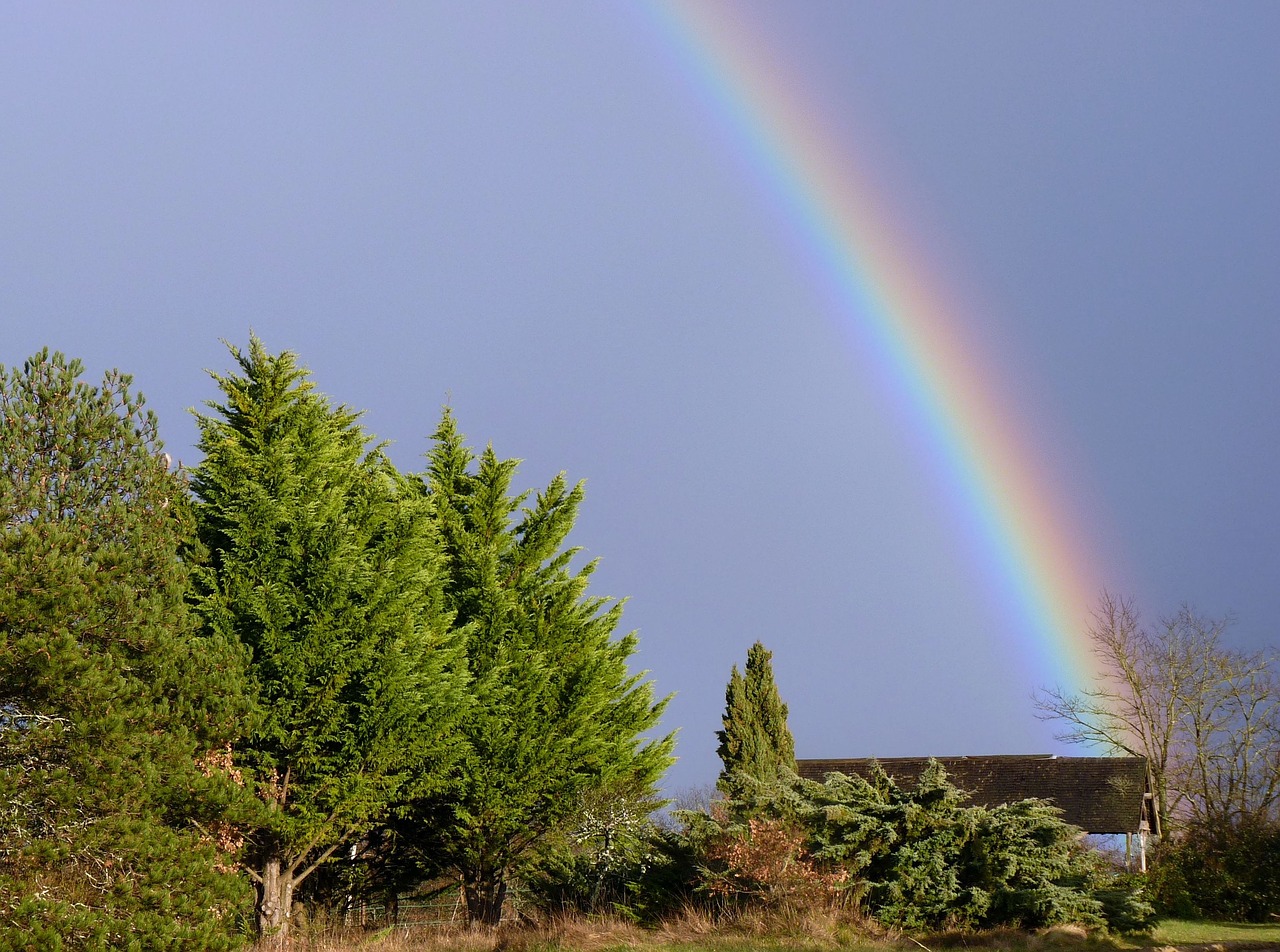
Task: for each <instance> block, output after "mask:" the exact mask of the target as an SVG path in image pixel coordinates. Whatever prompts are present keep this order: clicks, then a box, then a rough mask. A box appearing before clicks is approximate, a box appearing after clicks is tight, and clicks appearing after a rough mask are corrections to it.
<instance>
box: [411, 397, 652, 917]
mask: <svg viewBox="0 0 1280 952" xmlns="http://www.w3.org/2000/svg"><path fill="white" fill-rule="evenodd" d="M429 462H430V468H429V471H428V473H427V474H426V477H425V489H426V491H427V493H428V496H429V498H430V500H431V503H432V506H433V511H434V513H435V516H436V519H437V520H438V522H439V525H440V531H441V536H442V539H443V542H444V545H445V548H446V551H447V553H448V557H449V582H448V588H447V592H448V602H449V607H450V608H451V609H452V610H453V611H455V612H456V613H457V620H458V623H459V624H460V625H463V626H464V629H463V630H464V631H465V632H466V657H467V665H468V668H469V671H470V675H471V679H472V693H473V695H474V704H473V707H472V709H471V711H470V713H469V715H468V717H467V718H466V721H465V722H464V723H463V725H462V728H461V731H462V735H463V741H464V753H463V755H462V757H461V758H460V759H459V760H458V762H457V765H456V767H455V771H454V784H453V786H452V787H451V789H450V790H449V791H448V793H447V795H445V796H443V797H438V798H425V799H420V800H419V801H418V802H417V803H416V804H415V810H414V813H413V818H414V819H415V820H416V826H415V827H413V828H410V829H406V830H404V835H403V837H402V839H403V840H404V841H405V842H406V843H407V844H408V845H410V846H411V847H415V848H416V849H417V850H418V851H419V852H420V853H422V854H425V855H427V856H430V857H433V858H435V859H436V860H437V861H438V862H440V863H441V864H442V865H443V866H445V867H447V868H450V869H452V870H454V871H456V872H457V873H458V874H459V875H460V876H461V879H462V884H463V890H464V893H465V897H466V903H467V910H468V914H469V917H470V919H471V921H472V923H474V924H485V925H493V924H496V923H497V922H498V921H499V919H500V917H501V914H502V905H503V901H504V898H505V895H506V890H507V883H508V880H509V877H510V875H511V873H512V872H513V870H514V868H515V867H516V865H517V864H518V863H519V861H520V860H521V859H522V858H523V857H524V856H526V855H527V854H528V853H529V851H530V850H531V849H532V848H533V847H534V846H536V845H537V844H538V842H539V841H540V840H541V839H542V838H543V837H544V836H545V835H547V834H548V833H549V832H551V831H553V830H555V829H556V828H557V826H558V825H559V824H560V823H562V822H564V821H565V819H566V818H567V817H569V816H570V815H572V813H573V811H574V810H575V808H576V806H577V803H578V801H579V798H580V796H581V795H582V794H584V793H585V792H587V791H590V790H594V789H598V788H602V787H606V786H609V785H619V784H625V785H629V786H632V787H639V788H645V789H650V790H651V789H652V786H653V784H654V783H655V782H656V781H657V779H658V778H659V777H660V776H661V774H662V773H663V771H664V770H665V769H666V768H667V766H668V765H669V763H670V761H671V757H670V752H671V747H672V738H671V737H667V738H664V739H659V740H650V741H645V740H643V739H642V738H641V736H640V735H641V734H642V733H643V732H644V731H647V730H649V729H650V728H652V727H653V726H655V725H656V723H657V721H658V717H659V715H660V713H661V711H662V708H663V702H657V703H655V701H654V697H653V691H652V686H651V685H650V683H648V682H645V681H642V680H641V677H642V676H641V675H634V674H631V673H630V672H629V671H628V670H627V659H628V658H629V657H630V656H631V654H632V653H633V652H634V651H635V646H636V638H635V635H634V633H633V634H628V635H625V636H623V637H621V638H616V639H615V638H614V637H613V635H614V632H615V631H616V629H617V626H618V623H619V622H620V620H621V613H622V605H621V603H620V602H617V601H613V600H611V599H608V598H603V597H600V596H593V595H589V594H588V593H587V586H588V582H589V580H590V578H591V574H592V572H593V570H594V568H595V563H594V562H590V563H587V564H586V565H585V566H582V567H581V568H577V569H574V568H573V567H571V562H572V560H573V558H574V556H575V555H576V554H577V550H576V549H574V548H566V547H565V537H566V536H567V535H568V533H569V531H570V529H571V528H572V527H573V523H574V519H575V518H576V516H577V512H578V507H579V505H580V503H581V501H582V495H583V488H582V484H581V483H579V484H577V485H575V486H572V487H570V486H569V485H568V483H567V482H566V480H565V478H564V476H563V474H562V475H560V476H557V477H556V478H555V479H553V480H552V481H551V483H550V485H549V486H548V487H547V488H546V489H545V490H544V491H542V492H540V493H538V494H537V496H536V498H535V500H534V501H533V503H532V505H525V502H526V501H527V497H528V494H519V495H517V494H513V493H512V491H511V482H512V478H513V476H514V474H515V471H516V466H517V461H516V460H502V459H499V458H498V457H497V456H496V455H495V454H494V452H493V448H492V447H489V448H488V449H486V450H485V451H484V452H483V453H482V454H481V455H480V457H479V459H478V460H477V459H476V458H475V457H474V456H473V455H472V453H471V451H470V450H468V449H467V447H466V446H465V445H464V441H463V438H462V436H461V434H459V432H458V430H457V427H456V425H455V423H454V419H453V416H452V414H451V413H450V412H449V411H448V410H446V411H445V413H444V416H443V418H442V420H441V422H440V426H439V428H438V429H437V431H436V433H435V445H434V448H433V449H432V451H431V453H430V455H429ZM473 464H474V465H473Z"/></svg>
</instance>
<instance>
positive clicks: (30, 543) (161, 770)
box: [0, 349, 246, 949]
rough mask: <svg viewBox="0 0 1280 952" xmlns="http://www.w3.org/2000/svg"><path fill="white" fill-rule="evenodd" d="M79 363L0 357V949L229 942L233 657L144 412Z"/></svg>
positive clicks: (181, 497)
mask: <svg viewBox="0 0 1280 952" xmlns="http://www.w3.org/2000/svg"><path fill="white" fill-rule="evenodd" d="M82 370H83V368H82V365H81V364H80V362H79V361H75V360H72V361H68V360H67V359H66V358H65V357H63V355H61V354H52V355H51V354H50V353H49V351H48V350H47V349H46V350H44V351H42V352H40V353H39V354H37V355H35V356H34V357H32V358H31V359H30V360H28V361H27V362H26V364H25V365H24V366H23V368H22V369H21V370H16V369H6V368H0V824H2V825H0V838H2V841H0V948H23V949H27V948H37V947H38V948H42V949H58V948H83V949H106V948H146V949H153V948H155V949H158V948H203V949H223V948H230V947H232V946H235V945H237V944H238V941H237V938H236V936H235V933H234V931H233V929H234V912H235V910H236V909H237V907H238V906H239V905H240V903H241V902H242V901H243V900H244V899H245V898H246V896H245V890H244V888H243V885H242V883H241V882H240V880H239V879H238V878H237V877H235V876H234V875H228V874H227V873H226V872H221V871H219V867H222V868H226V867H227V863H229V862H230V860H231V857H227V856H219V853H218V850H217V848H216V844H215V842H214V841H213V838H212V832H213V831H216V830H217V829H218V826H219V823H220V821H221V820H222V819H223V816H224V813H223V811H224V810H225V809H226V808H227V806H228V804H230V803H232V802H233V801H234V799H235V790H236V788H235V787H234V785H233V784H232V783H231V781H230V779H229V778H228V776H227V775H226V774H225V773H223V772H221V771H219V770H217V769H215V768H214V767H213V763H214V760H215V759H216V758H211V757H210V756H208V755H209V754H210V752H214V751H217V750H218V749H220V748H221V746H222V745H223V743H224V742H225V741H226V739H227V738H228V737H229V736H230V734H231V730H232V724H233V723H234V721H235V720H237V719H238V717H239V716H240V714H241V710H242V709H241V708H239V707H238V706H237V705H238V701H237V698H238V696H239V692H238V691H237V687H236V686H237V683H238V679H239V677H240V658H239V655H238V653H237V652H235V651H234V650H232V649H231V648H230V646H229V645H228V644H227V643H225V642H221V641H219V640H218V639H217V638H200V637H198V635H197V625H196V620H195V619H194V618H193V617H192V616H191V615H190V614H189V613H188V611H187V608H186V597H187V594H188V591H189V574H188V573H189V563H188V561H186V560H185V559H184V558H183V555H182V553H183V552H184V550H185V546H186V543H187V541H188V539H189V533H190V510H189V507H188V505H187V503H186V491H185V486H184V483H183V480H182V478H181V477H180V476H179V475H178V474H176V473H175V472H172V471H171V470H170V467H169V461H168V458H167V457H166V456H165V455H164V453H163V452H162V447H161V443H160V440H159V438H158V436H157V432H156V420H155V417H154V416H153V415H152V414H151V413H150V412H149V411H146V410H145V409H144V405H143V400H142V397H141V396H136V395H134V394H132V393H131V392H130V390H129V387H130V382H131V381H130V378H129V377H128V376H126V375H124V374H121V373H119V372H117V371H112V372H110V373H108V374H107V375H106V377H105V379H104V380H103V382H102V384H101V386H98V387H95V386H91V385H89V384H87V383H84V382H82V381H81V380H80V379H79V378H80V376H81V374H82Z"/></svg>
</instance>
